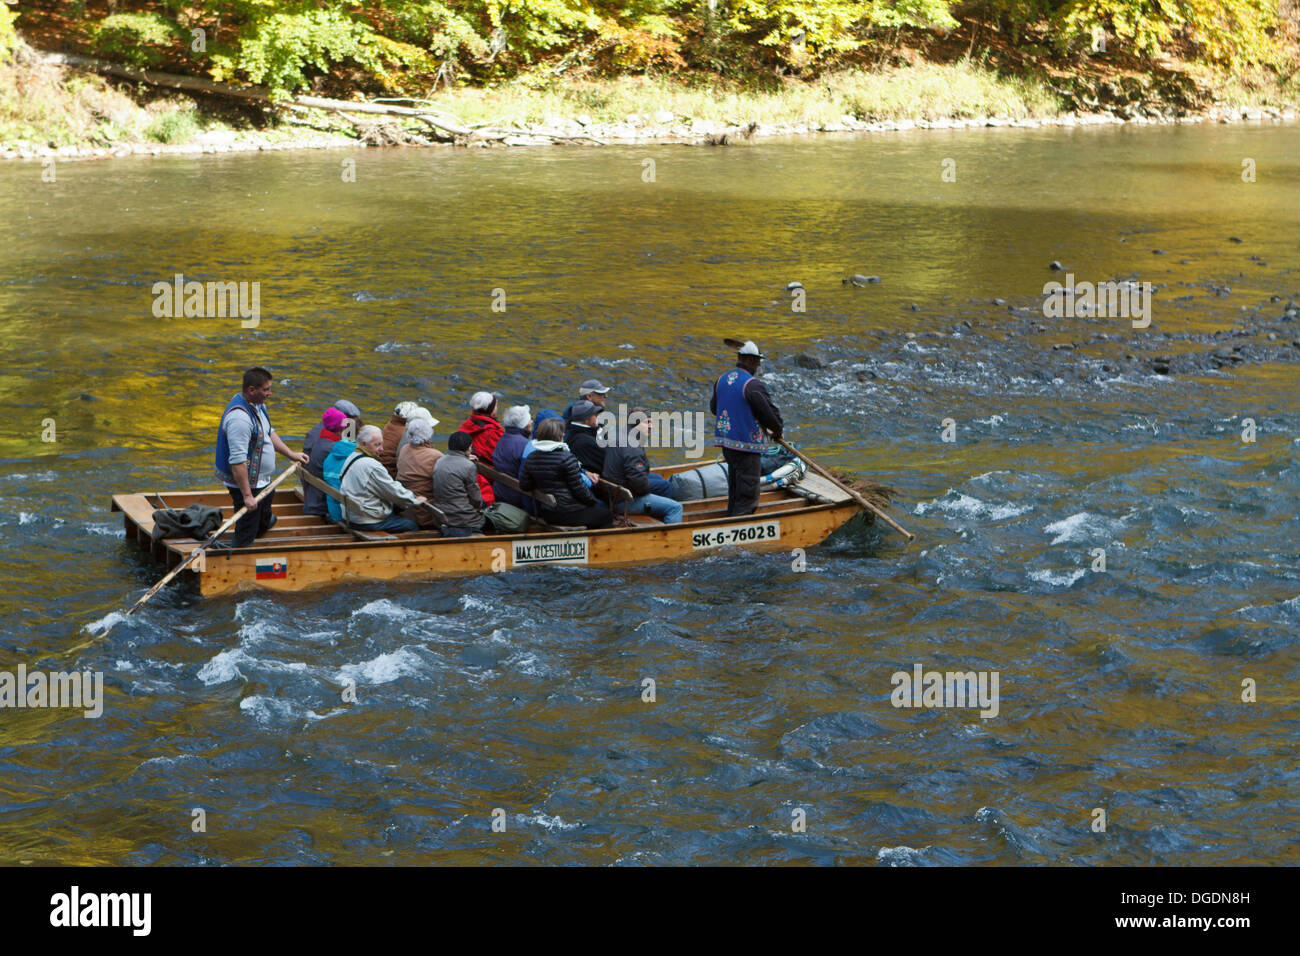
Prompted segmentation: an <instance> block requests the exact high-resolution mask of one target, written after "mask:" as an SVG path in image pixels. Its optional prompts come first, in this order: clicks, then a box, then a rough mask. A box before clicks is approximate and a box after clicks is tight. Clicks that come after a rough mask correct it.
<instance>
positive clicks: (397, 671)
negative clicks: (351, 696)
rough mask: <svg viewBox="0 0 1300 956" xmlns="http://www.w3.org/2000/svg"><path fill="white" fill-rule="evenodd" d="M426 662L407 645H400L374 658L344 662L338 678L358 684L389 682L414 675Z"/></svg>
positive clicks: (341, 680)
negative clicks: (390, 651)
mask: <svg viewBox="0 0 1300 956" xmlns="http://www.w3.org/2000/svg"><path fill="white" fill-rule="evenodd" d="M423 667H424V662H423V661H422V660H421V659H420V657H419V656H418V655H417V654H416V653H415V652H414V651H412V650H410V649H409V648H407V647H400V648H398V649H397V650H395V651H393V652H392V653H391V654H380V655H379V656H378V657H376V658H374V659H373V660H368V661H362V662H361V663H359V664H344V665H343V666H342V667H341V668H339V672H338V678H337V680H338V681H339V682H340V683H341V682H343V681H345V680H350V681H354V682H356V683H358V684H387V683H389V682H390V681H395V680H397V679H398V678H399V677H412V676H415V675H417V674H419V673H421V671H422V670H423Z"/></svg>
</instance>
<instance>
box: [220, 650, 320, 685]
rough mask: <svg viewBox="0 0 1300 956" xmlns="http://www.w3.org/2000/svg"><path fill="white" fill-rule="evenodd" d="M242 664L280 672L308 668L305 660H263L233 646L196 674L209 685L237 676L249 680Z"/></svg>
mask: <svg viewBox="0 0 1300 956" xmlns="http://www.w3.org/2000/svg"><path fill="white" fill-rule="evenodd" d="M240 665H244V666H245V667H248V668H250V669H251V668H253V667H260V668H261V669H263V670H268V671H279V672H284V671H291V672H294V673H304V672H305V671H306V670H307V665H306V664H305V663H304V662H303V661H289V662H288V663H281V662H280V661H268V660H261V659H259V658H256V657H253V656H251V655H250V654H248V652H247V651H245V650H244V649H243V648H242V647H232V648H230V649H229V650H225V651H222V652H221V653H220V654H218V655H217V656H216V657H214V658H212V660H210V661H208V662H207V663H206V664H204V665H203V666H202V667H201V668H199V672H198V674H197V675H196V676H197V677H198V679H199V680H201V681H203V683H204V684H207V685H208V686H209V687H211V686H212V685H213V684H224V683H226V681H231V680H235V679H236V678H239V679H240V680H247V678H246V677H245V676H244V673H243V672H242V671H241V670H240V669H239V668H240Z"/></svg>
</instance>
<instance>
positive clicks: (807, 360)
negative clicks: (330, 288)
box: [790, 350, 831, 370]
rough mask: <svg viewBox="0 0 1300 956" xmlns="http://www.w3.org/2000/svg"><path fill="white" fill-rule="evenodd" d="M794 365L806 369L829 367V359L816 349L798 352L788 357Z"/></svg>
mask: <svg viewBox="0 0 1300 956" xmlns="http://www.w3.org/2000/svg"><path fill="white" fill-rule="evenodd" d="M790 361H791V362H793V363H794V364H795V365H797V366H799V367H800V368H806V369H814V370H816V369H823V368H829V367H830V364H831V363H830V361H829V360H827V358H826V356H824V355H822V354H821V353H820V352H817V351H811V350H810V351H807V352H800V353H799V354H798V355H795V356H794V357H793V358H791V359H790Z"/></svg>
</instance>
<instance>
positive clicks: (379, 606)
mask: <svg viewBox="0 0 1300 956" xmlns="http://www.w3.org/2000/svg"><path fill="white" fill-rule="evenodd" d="M361 614H367V615H369V616H371V617H383V618H387V619H388V620H390V621H409V620H411V619H412V618H418V617H423V616H424V615H423V614H421V613H420V612H419V611H413V610H411V609H410V608H409V607H402V605H400V604H394V603H393V602H392V601H390V600H388V598H380V599H379V600H378V601H371V602H370V603H369V604H364V605H362V606H361V607H359V608H357V609H356V610H355V611H353V612H352V616H353V617H357V616H358V615H361Z"/></svg>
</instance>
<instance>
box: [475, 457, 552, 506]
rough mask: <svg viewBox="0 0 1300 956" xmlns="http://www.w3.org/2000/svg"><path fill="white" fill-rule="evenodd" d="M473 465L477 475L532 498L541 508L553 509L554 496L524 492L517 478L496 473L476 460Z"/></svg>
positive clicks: (547, 492) (501, 472) (535, 491)
mask: <svg viewBox="0 0 1300 956" xmlns="http://www.w3.org/2000/svg"><path fill="white" fill-rule="evenodd" d="M474 464H475V466H476V467H477V468H478V473H479V474H480V475H482V476H483V477H484V478H486V479H488V480H489V481H495V482H498V483H499V484H502V485H505V486H506V487H507V488H510V489H511V490H513V491H517V492H519V493H520V494H521V495H527V496H528V497H529V498H532V499H533V500H534V501H536V502H538V503H539V504H541V506H542V507H543V508H554V507H555V495H553V494H551V493H550V492H549V491H540V490H533V491H524V489H523V486H522V485H520V484H519V479H518V478H512V477H511V476H510V475H507V474H506V473H505V472H504V471H497V469H495V468H493V467H492V466H491V465H485V464H484V463H483V462H481V461H478V460H477V459H475V461H474Z"/></svg>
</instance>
